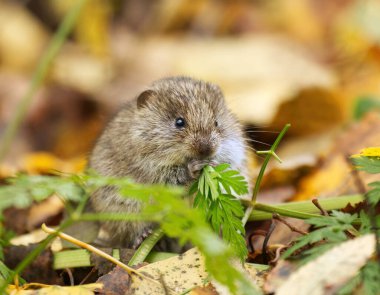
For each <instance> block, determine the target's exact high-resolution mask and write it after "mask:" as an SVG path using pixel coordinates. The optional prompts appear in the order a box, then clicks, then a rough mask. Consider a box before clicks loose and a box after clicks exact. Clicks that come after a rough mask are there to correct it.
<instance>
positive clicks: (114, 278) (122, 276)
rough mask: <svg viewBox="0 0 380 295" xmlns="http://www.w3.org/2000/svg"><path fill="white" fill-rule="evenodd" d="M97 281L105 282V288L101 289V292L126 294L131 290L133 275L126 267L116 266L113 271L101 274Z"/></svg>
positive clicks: (115, 294)
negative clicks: (131, 275)
mask: <svg viewBox="0 0 380 295" xmlns="http://www.w3.org/2000/svg"><path fill="white" fill-rule="evenodd" d="M96 282H97V283H102V284H103V289H102V290H101V291H99V294H107V295H124V294H128V290H130V286H131V277H130V276H129V274H128V273H127V272H126V271H125V270H124V269H122V268H120V267H119V266H116V267H115V268H114V269H113V270H112V271H111V272H109V273H108V274H106V275H104V276H101V277H100V278H99V279H98V280H97V281H96ZM130 294H133V293H130Z"/></svg>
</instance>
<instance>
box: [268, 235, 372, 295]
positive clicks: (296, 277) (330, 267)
mask: <svg viewBox="0 0 380 295" xmlns="http://www.w3.org/2000/svg"><path fill="white" fill-rule="evenodd" d="M374 251H375V236H374V235H373V234H367V235H364V236H362V237H359V238H356V239H353V240H349V241H346V242H344V243H342V244H340V245H339V246H336V247H334V248H332V249H331V250H329V251H327V252H326V253H324V254H322V255H321V256H319V257H318V258H316V259H315V260H313V261H311V262H309V263H307V264H306V265H304V266H302V267H300V268H299V269H298V270H297V271H295V272H294V273H292V274H291V275H290V277H289V279H287V280H286V281H285V283H283V284H282V285H280V286H279V287H278V288H277V289H276V295H287V294H292V295H323V294H334V290H335V291H337V290H338V289H339V287H341V286H342V285H343V284H345V283H346V282H347V281H348V280H350V279H351V278H352V277H354V276H355V274H356V273H357V272H358V271H359V269H360V268H361V267H362V266H363V265H364V264H365V263H366V261H367V260H368V259H369V257H371V255H372V254H373V252H374ZM272 279H274V278H272ZM327 291H328V293H326V292H327Z"/></svg>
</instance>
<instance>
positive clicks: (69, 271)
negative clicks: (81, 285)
mask: <svg viewBox="0 0 380 295" xmlns="http://www.w3.org/2000/svg"><path fill="white" fill-rule="evenodd" d="M65 271H66V272H67V275H68V276H69V280H70V286H74V277H73V273H72V271H71V269H70V268H65Z"/></svg>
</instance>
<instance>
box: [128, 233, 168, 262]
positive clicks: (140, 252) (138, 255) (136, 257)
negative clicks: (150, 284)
mask: <svg viewBox="0 0 380 295" xmlns="http://www.w3.org/2000/svg"><path fill="white" fill-rule="evenodd" d="M163 235H164V232H163V230H162V229H159V228H158V229H156V230H155V231H153V232H152V234H151V235H150V236H149V237H147V238H146V239H145V240H144V241H143V242H142V243H141V245H140V247H139V248H138V249H137V250H136V252H135V254H133V256H132V258H131V260H129V262H128V265H129V266H134V265H136V264H139V263H142V262H144V261H145V259H146V257H147V256H148V255H149V253H150V251H152V249H153V247H154V245H156V244H157V242H158V241H159V240H160V239H161V238H162V237H163Z"/></svg>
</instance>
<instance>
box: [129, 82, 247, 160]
mask: <svg viewBox="0 0 380 295" xmlns="http://www.w3.org/2000/svg"><path fill="white" fill-rule="evenodd" d="M135 115H136V117H135V120H134V124H136V125H135V126H134V127H133V128H134V132H133V133H134V137H135V138H134V140H138V141H139V142H143V143H144V144H143V146H142V147H141V148H142V150H141V154H142V155H143V156H144V157H146V158H150V159H152V160H155V162H156V163H159V165H161V164H162V165H182V164H185V163H187V162H189V161H190V160H193V159H213V158H215V157H221V158H223V153H225V150H227V149H229V150H231V148H230V146H231V143H233V142H234V140H235V139H236V138H237V139H238V140H237V141H238V142H239V141H240V142H241V140H240V136H241V134H240V128H239V125H238V123H237V121H236V119H235V118H234V117H233V115H232V114H231V113H230V112H229V110H228V109H227V107H226V105H225V102H224V98H223V94H222V92H221V90H220V88H219V87H218V86H216V85H213V84H211V83H207V82H203V81H200V80H194V79H191V78H187V77H175V78H166V79H162V80H159V81H157V82H155V83H153V85H152V86H151V87H150V88H149V89H148V90H146V91H144V92H143V93H141V94H140V95H139V96H138V98H137V111H136V114H135ZM152 157H155V159H153V158H152Z"/></svg>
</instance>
